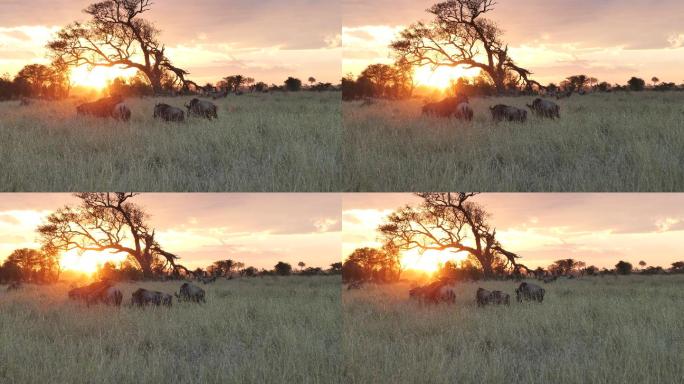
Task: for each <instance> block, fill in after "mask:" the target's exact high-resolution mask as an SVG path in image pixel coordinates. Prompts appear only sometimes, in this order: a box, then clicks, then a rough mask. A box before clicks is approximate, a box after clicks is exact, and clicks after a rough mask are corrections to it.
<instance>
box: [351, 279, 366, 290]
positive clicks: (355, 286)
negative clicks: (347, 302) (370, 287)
mask: <svg viewBox="0 0 684 384" xmlns="http://www.w3.org/2000/svg"><path fill="white" fill-rule="evenodd" d="M361 287H363V282H362V281H360V280H357V281H352V282H351V283H349V285H347V291H349V290H351V289H361Z"/></svg>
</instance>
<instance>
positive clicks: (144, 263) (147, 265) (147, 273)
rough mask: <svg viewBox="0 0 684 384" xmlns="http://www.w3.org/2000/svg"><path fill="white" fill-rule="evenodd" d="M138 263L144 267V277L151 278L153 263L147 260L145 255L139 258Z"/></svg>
mask: <svg viewBox="0 0 684 384" xmlns="http://www.w3.org/2000/svg"><path fill="white" fill-rule="evenodd" d="M138 264H140V268H141V269H142V272H143V278H144V279H145V280H148V279H151V278H152V277H153V276H152V263H151V262H150V261H148V260H145V259H144V258H143V257H140V258H138Z"/></svg>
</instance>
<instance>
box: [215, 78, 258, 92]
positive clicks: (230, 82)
mask: <svg viewBox="0 0 684 384" xmlns="http://www.w3.org/2000/svg"><path fill="white" fill-rule="evenodd" d="M248 79H250V78H248V77H245V76H242V75H232V76H227V77H224V78H223V80H224V84H225V86H226V88H227V90H228V91H231V92H233V93H238V91H239V90H240V88H241V87H242V86H243V85H245V84H246V83H247V80H248ZM252 81H254V79H252Z"/></svg>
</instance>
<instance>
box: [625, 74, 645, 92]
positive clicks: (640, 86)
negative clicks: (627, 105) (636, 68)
mask: <svg viewBox="0 0 684 384" xmlns="http://www.w3.org/2000/svg"><path fill="white" fill-rule="evenodd" d="M627 85H629V89H630V90H631V91H637V92H639V91H643V90H644V88H646V82H645V81H644V80H643V79H640V78H638V77H632V78H631V79H629V81H627Z"/></svg>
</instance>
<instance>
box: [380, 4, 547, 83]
mask: <svg viewBox="0 0 684 384" xmlns="http://www.w3.org/2000/svg"><path fill="white" fill-rule="evenodd" d="M494 5H496V2H495V1H494V0H448V1H443V2H440V3H437V4H435V5H433V6H432V7H430V8H429V9H428V10H427V12H428V13H430V14H431V15H432V16H433V19H432V21H430V22H427V23H425V22H422V21H421V22H417V23H415V24H412V25H411V26H409V27H408V28H406V29H404V30H403V31H402V32H401V34H400V38H399V39H398V40H396V41H394V42H392V43H391V45H390V48H391V49H392V50H393V51H394V52H395V54H396V56H397V57H398V59H399V60H404V61H405V62H407V63H409V64H411V65H414V66H423V65H430V66H432V67H433V68H437V67H444V66H447V67H458V66H463V67H464V68H468V69H470V68H479V69H480V70H481V71H482V72H483V73H485V74H486V75H487V76H488V77H489V78H490V80H491V81H492V83H494V85H495V87H496V89H497V91H498V92H499V93H503V92H504V90H505V88H506V83H507V82H508V83H519V82H522V83H524V84H525V85H526V86H528V87H531V86H532V85H539V84H538V83H537V82H536V81H534V80H531V79H530V78H529V76H530V75H531V72H530V71H528V70H527V69H525V68H522V67H520V66H518V65H517V64H516V63H515V62H514V61H513V59H512V58H511V57H510V55H509V52H508V45H506V43H504V42H503V40H502V35H503V31H502V30H501V29H500V28H499V27H498V26H497V25H496V23H495V22H494V21H492V20H489V19H487V18H485V17H484V15H485V14H487V13H489V12H491V11H492V10H493V9H494Z"/></svg>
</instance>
